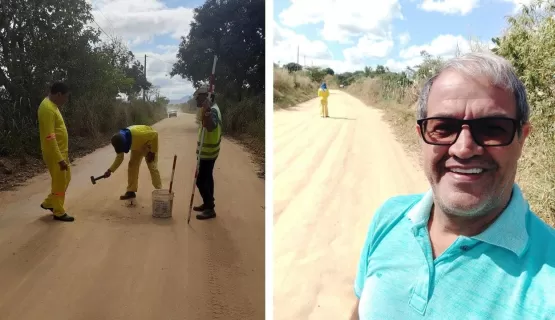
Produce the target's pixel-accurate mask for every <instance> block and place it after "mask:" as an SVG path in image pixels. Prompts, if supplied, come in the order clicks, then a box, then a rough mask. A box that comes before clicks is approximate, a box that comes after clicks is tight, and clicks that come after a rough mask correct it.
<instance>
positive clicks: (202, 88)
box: [193, 84, 208, 97]
mask: <svg viewBox="0 0 555 320" xmlns="http://www.w3.org/2000/svg"><path fill="white" fill-rule="evenodd" d="M202 93H208V86H207V85H205V84H203V85H201V86H200V87H199V88H198V89H197V91H195V93H193V96H194V97H196V96H197V95H199V94H202Z"/></svg>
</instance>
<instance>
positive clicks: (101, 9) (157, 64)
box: [87, 0, 205, 99]
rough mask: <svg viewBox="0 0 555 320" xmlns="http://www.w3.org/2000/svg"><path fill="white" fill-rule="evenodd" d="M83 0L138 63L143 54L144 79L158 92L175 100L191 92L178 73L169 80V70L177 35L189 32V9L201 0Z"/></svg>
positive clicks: (190, 88) (201, 1) (178, 39)
mask: <svg viewBox="0 0 555 320" xmlns="http://www.w3.org/2000/svg"><path fill="white" fill-rule="evenodd" d="M87 1H88V2H89V3H91V4H92V6H93V16H94V19H95V21H96V22H97V23H98V25H99V26H100V27H101V28H102V29H103V30H104V31H105V32H106V33H107V34H108V35H109V36H110V37H112V38H119V39H121V40H123V42H124V43H125V44H127V46H128V47H129V49H130V50H131V51H132V52H133V53H134V54H135V57H136V58H137V59H138V60H140V61H141V63H144V56H145V54H146V55H147V79H148V80H149V81H150V82H152V83H153V84H154V85H155V86H158V87H159V88H160V92H161V93H162V95H164V96H166V97H168V98H170V99H179V98H182V97H183V96H186V95H190V94H192V92H193V87H192V85H191V83H190V82H188V81H185V80H184V79H181V78H180V77H179V76H176V77H174V78H173V79H172V78H170V77H169V72H170V71H171V69H172V64H173V63H174V62H175V61H176V54H177V50H178V46H179V43H180V42H181V41H180V37H181V36H186V35H187V34H188V33H189V28H190V27H189V24H190V23H191V21H192V19H193V9H194V8H196V7H198V6H200V5H202V4H203V3H204V2H205V1H204V0H187V1H184V0H140V1H136V0H87ZM92 25H93V26H95V27H96V25H95V24H94V23H93V24H92ZM103 39H104V40H105V41H109V37H108V36H105V35H103Z"/></svg>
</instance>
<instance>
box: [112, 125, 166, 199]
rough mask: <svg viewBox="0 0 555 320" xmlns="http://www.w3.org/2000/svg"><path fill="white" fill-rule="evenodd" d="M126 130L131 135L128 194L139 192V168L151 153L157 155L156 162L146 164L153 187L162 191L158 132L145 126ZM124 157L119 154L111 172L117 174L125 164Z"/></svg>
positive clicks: (131, 127)
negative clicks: (122, 164) (123, 163)
mask: <svg viewBox="0 0 555 320" xmlns="http://www.w3.org/2000/svg"><path fill="white" fill-rule="evenodd" d="M126 129H127V130H129V131H130V133H131V146H130V151H131V157H130V158H129V167H128V169H127V192H137V189H138V187H139V168H140V167H141V162H142V161H143V158H144V157H145V156H146V155H147V154H148V153H149V152H153V153H155V154H156V156H155V157H154V161H152V162H150V163H149V162H147V163H146V165H147V167H148V170H149V171H150V178H151V179H152V185H153V186H154V188H155V189H162V180H161V179H160V172H159V171H158V132H156V130H154V129H152V128H151V127H149V126H145V125H136V126H130V127H127V128H126ZM124 130H125V129H124ZM122 131H123V130H122ZM125 153H127V152H125ZM123 157H124V152H122V153H118V154H117V156H116V159H115V160H114V163H113V164H112V166H111V167H110V169H109V170H110V171H111V172H115V171H116V170H117V169H118V168H119V166H120V165H121V163H122V162H123Z"/></svg>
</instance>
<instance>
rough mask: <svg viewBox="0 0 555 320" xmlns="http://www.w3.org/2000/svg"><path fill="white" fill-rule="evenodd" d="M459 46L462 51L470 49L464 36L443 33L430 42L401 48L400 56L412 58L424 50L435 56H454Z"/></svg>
mask: <svg viewBox="0 0 555 320" xmlns="http://www.w3.org/2000/svg"><path fill="white" fill-rule="evenodd" d="M457 46H458V47H459V50H460V51H461V52H465V51H468V50H469V49H470V44H469V42H468V40H467V39H466V38H464V37H463V36H460V35H459V36H454V35H451V34H442V35H439V36H437V37H436V38H435V39H433V40H432V41H431V42H430V43H429V44H424V45H415V46H410V47H408V48H406V49H403V50H401V51H400V52H399V56H400V57H401V58H403V59H411V58H415V57H419V56H420V52H421V51H423V50H425V51H426V52H428V53H429V54H431V55H433V56H452V55H454V54H455V52H456V50H457Z"/></svg>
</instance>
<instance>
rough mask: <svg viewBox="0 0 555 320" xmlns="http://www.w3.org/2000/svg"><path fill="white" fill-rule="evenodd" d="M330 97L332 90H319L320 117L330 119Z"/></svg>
mask: <svg viewBox="0 0 555 320" xmlns="http://www.w3.org/2000/svg"><path fill="white" fill-rule="evenodd" d="M329 96H330V90H329V89H327V90H322V88H319V89H318V97H320V105H321V110H320V115H321V116H322V117H328V116H329V115H328V97H329Z"/></svg>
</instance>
